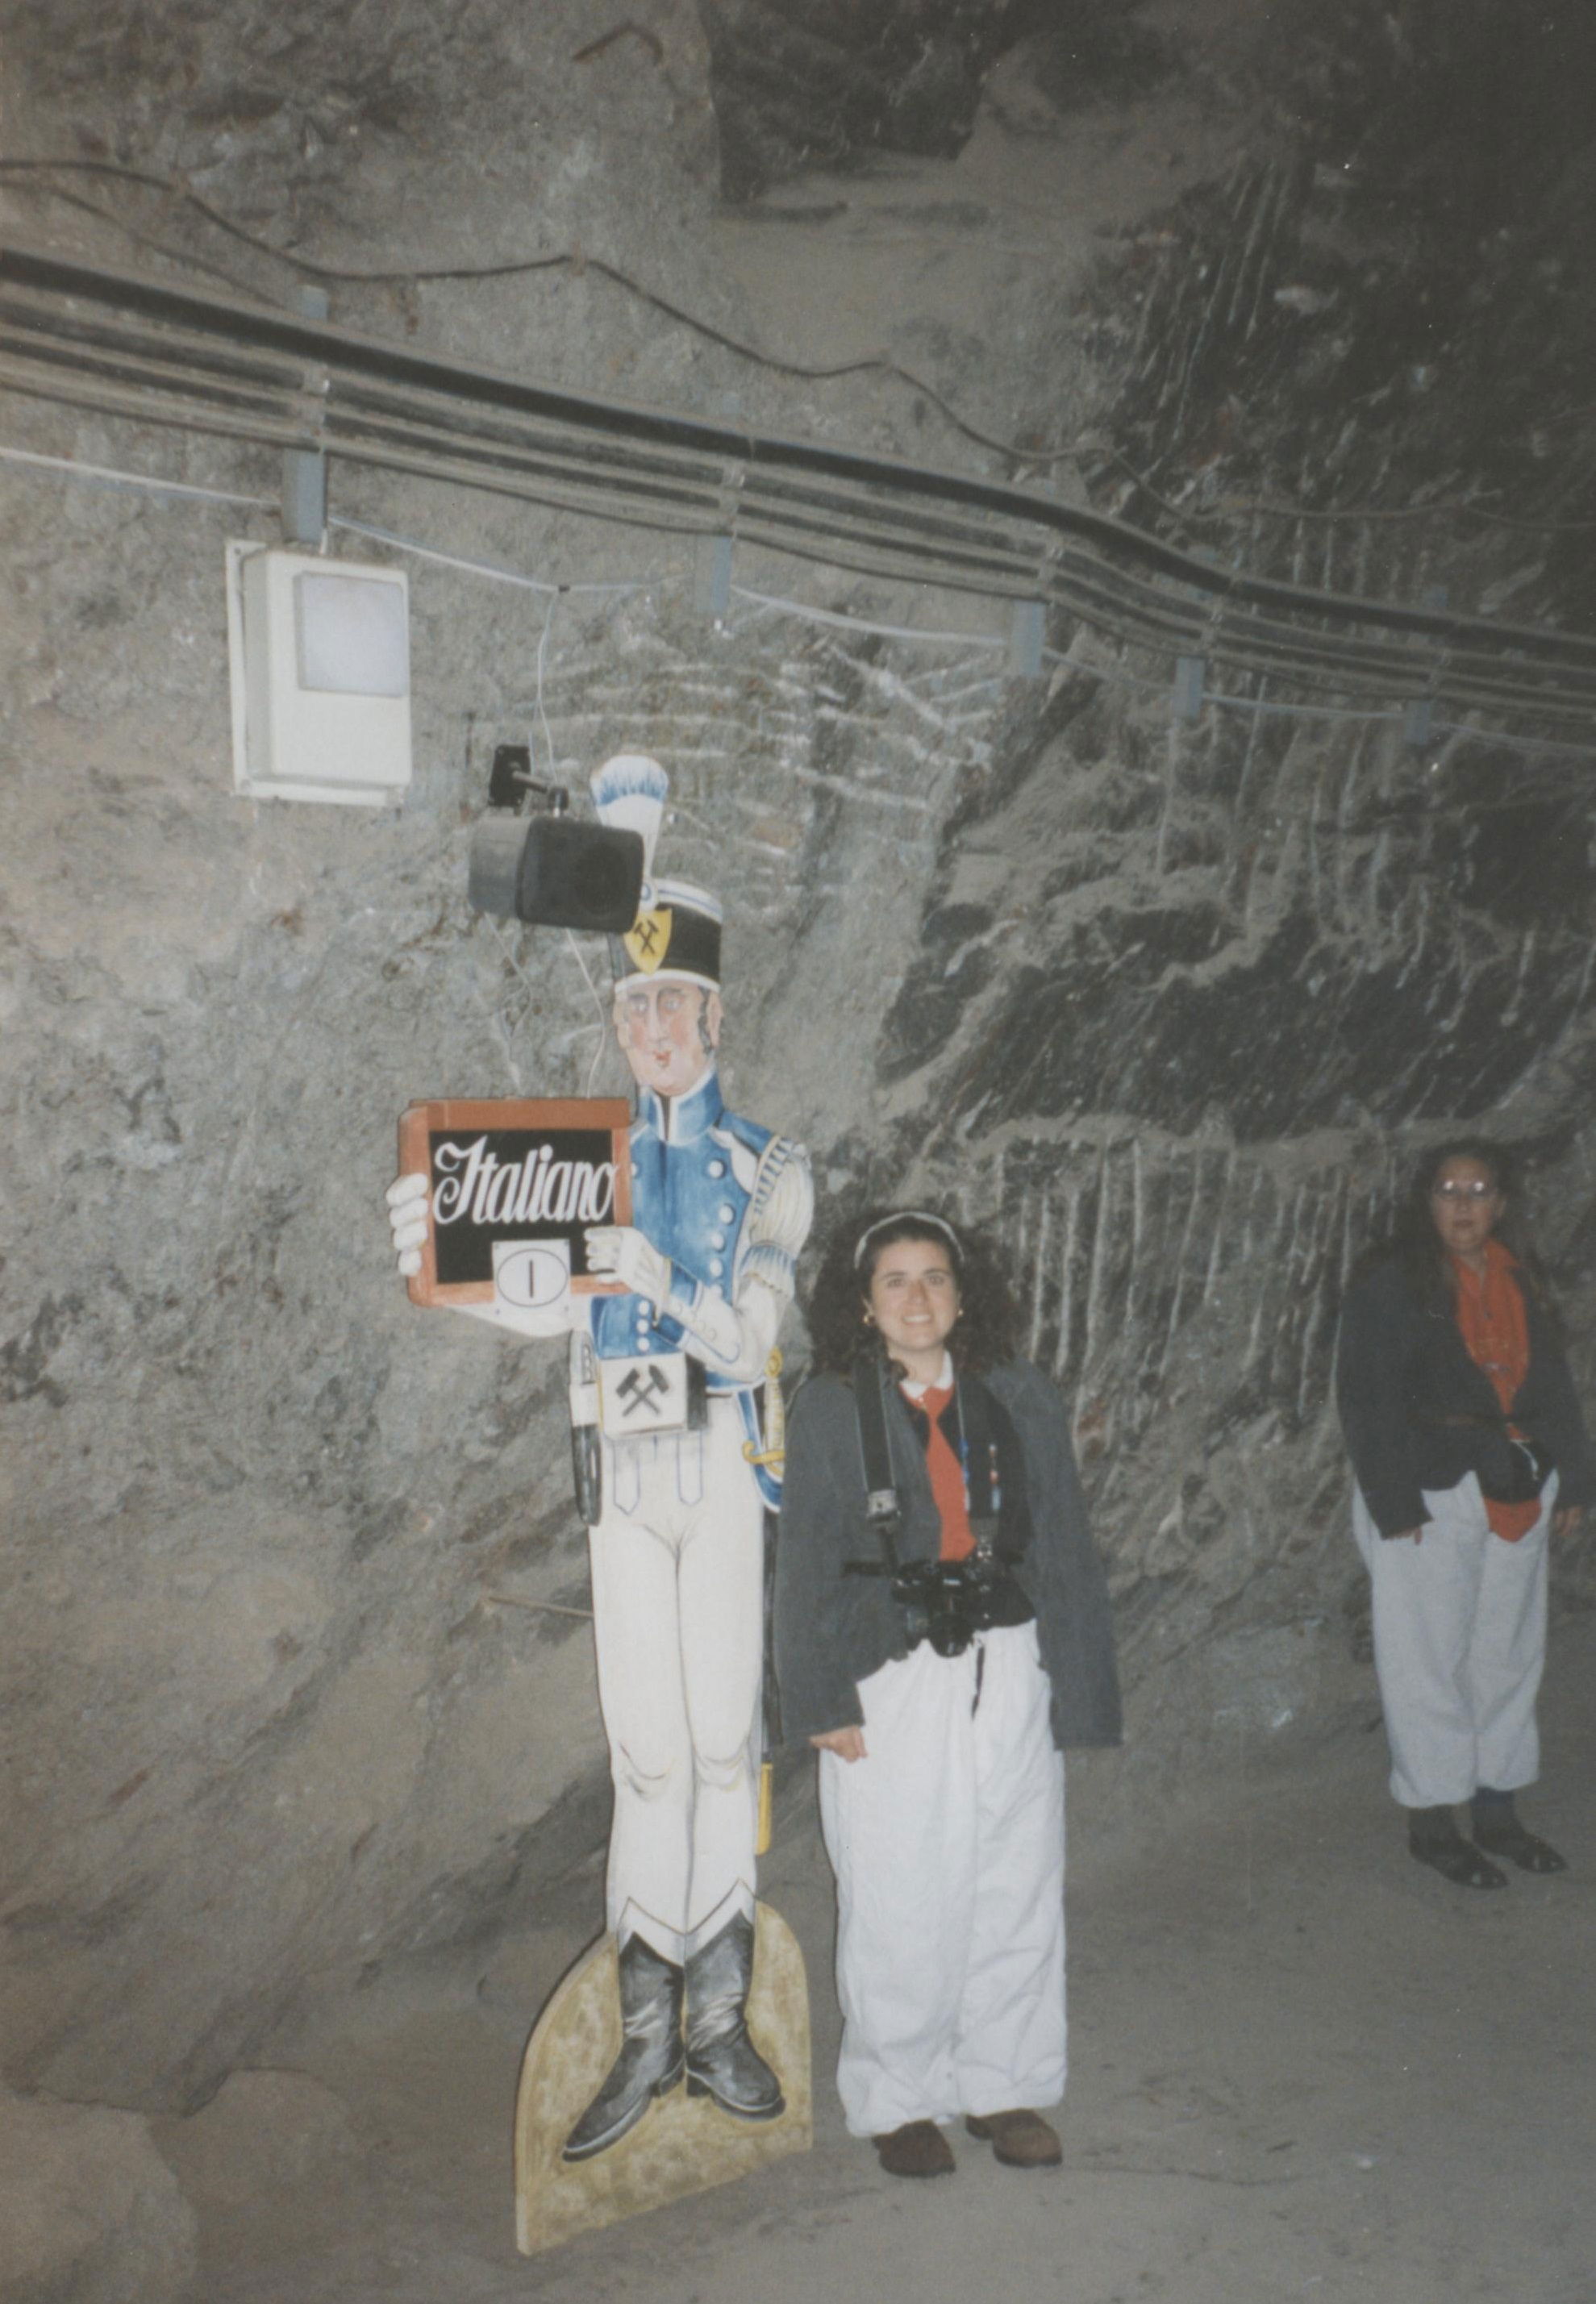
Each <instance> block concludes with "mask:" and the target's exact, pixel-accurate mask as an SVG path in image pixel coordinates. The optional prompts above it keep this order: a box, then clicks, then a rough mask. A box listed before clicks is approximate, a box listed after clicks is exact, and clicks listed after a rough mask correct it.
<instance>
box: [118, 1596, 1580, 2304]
mask: <svg viewBox="0 0 1596 2304" xmlns="http://www.w3.org/2000/svg"><path fill="white" fill-rule="evenodd" d="M1552 1657H1553V1660H1552V1670H1551V1674H1550V1682H1549V1695H1548V1701H1547V1705H1546V1716H1545V1727H1546V1732H1547V1746H1548V1749H1547V1763H1546V1769H1545V1777H1544V1786H1543V1789H1542V1791H1541V1792H1540V1793H1539V1795H1538V1796H1536V1797H1535V1798H1534V1800H1533V1803H1532V1808H1531V1809H1530V1812H1531V1814H1532V1820H1533V1821H1534V1822H1535V1823H1536V1824H1538V1825H1541V1828H1542V1829H1543V1830H1544V1831H1545V1832H1546V1833H1547V1834H1548V1835H1549V1837H1551V1838H1552V1839H1554V1840H1555V1841H1558V1842H1561V1844H1562V1845H1563V1847H1564V1849H1565V1851H1566V1852H1567V1853H1568V1854H1569V1855H1570V1857H1571V1858H1572V1859H1573V1870H1572V1872H1571V1874H1570V1875H1569V1876H1566V1877H1562V1878H1558V1879H1552V1880H1538V1879H1531V1878H1528V1877H1526V1876H1522V1875H1519V1874H1515V1875H1514V1876H1513V1879H1512V1885H1511V1886H1510V1888H1509V1889H1508V1890H1507V1892H1506V1893H1492V1894H1481V1893H1465V1892H1463V1891H1460V1890H1457V1889H1455V1888H1451V1887H1448V1886H1447V1885H1446V1884H1445V1883H1443V1882H1441V1881H1440V1880H1439V1879H1438V1878H1437V1877H1436V1876H1434V1875H1433V1874H1431V1873H1429V1872H1427V1871H1425V1870H1423V1869H1422V1868H1420V1867H1419V1866H1417V1865H1415V1864H1413V1862H1412V1861H1411V1860H1410V1859H1408V1857H1407V1856H1406V1854H1405V1851H1404V1846H1403V1840H1402V1834H1401V1832H1400V1827H1399V1824H1398V1819H1397V1817H1396V1811H1395V1810H1394V1809H1393V1808H1391V1807H1390V1805H1389V1803H1388V1800H1387V1798H1386V1795H1385V1792H1384V1789H1383V1775H1384V1750H1383V1741H1382V1740H1381V1738H1380V1734H1379V1732H1378V1725H1377V1723H1376V1722H1375V1718H1374V1712H1373V1698H1372V1689H1371V1690H1370V1696H1369V1700H1368V1702H1367V1703H1362V1702H1360V1703H1359V1705H1358V1706H1357V1707H1355V1708H1354V1707H1350V1706H1349V1707H1348V1708H1347V1710H1346V1715H1345V1717H1344V1719H1343V1722H1342V1724H1341V1726H1340V1727H1339V1728H1338V1729H1337V1732H1335V1734H1334V1735H1333V1736H1331V1737H1330V1738H1329V1740H1328V1741H1324V1742H1321V1743H1320V1744H1319V1745H1317V1746H1314V1747H1307V1748H1305V1749H1303V1750H1302V1751H1300V1752H1299V1753H1297V1754H1296V1755H1295V1756H1294V1757H1292V1758H1290V1759H1289V1761H1288V1762H1287V1763H1286V1764H1285V1765H1282V1764H1281V1762H1280V1760H1279V1758H1278V1757H1277V1758H1274V1759H1272V1760H1270V1761H1269V1762H1268V1764H1267V1765H1266V1764H1265V1763H1264V1761H1263V1760H1262V1758H1259V1759H1258V1760H1257V1762H1256V1763H1255V1764H1254V1765H1253V1766H1252V1767H1251V1768H1250V1769H1249V1770H1246V1771H1244V1772H1241V1773H1238V1774H1236V1775H1234V1776H1232V1777H1230V1778H1229V1779H1228V1780H1227V1781H1226V1783H1224V1785H1223V1787H1222V1794H1223V1796H1222V1797H1214V1798H1212V1799H1210V1802H1209V1804H1208V1805H1207V1807H1206V1808H1200V1807H1198V1806H1197V1805H1196V1804H1195V1803H1193V1802H1192V1801H1190V1800H1186V1801H1185V1802H1184V1805H1183V1807H1182V1809H1181V1812H1179V1813H1177V1814H1170V1815H1167V1816H1166V1817H1163V1818H1162V1819H1161V1820H1159V1822H1158V1825H1157V1829H1156V1830H1152V1829H1150V1828H1144V1829H1143V1830H1142V1832H1141V1833H1140V1834H1136V1833H1134V1832H1130V1833H1126V1832H1125V1831H1122V1832H1121V1833H1120V1834H1118V1835H1117V1844H1114V1845H1106V1844H1104V1842H1101V1841H1099V1843H1098V1844H1097V1845H1095V1846H1094V1845H1093V1843H1092V1838H1091V1834H1090V1833H1089V1831H1088V1829H1087V1827H1086V1825H1084V1824H1083V1822H1082V1813H1083V1812H1088V1813H1089V1812H1090V1811H1091V1808H1092V1807H1093V1806H1094V1804H1095V1803H1094V1798H1093V1785H1092V1782H1091V1776H1092V1773H1093V1772H1098V1771H1101V1770H1104V1769H1106V1768H1111V1767H1113V1766H1119V1765H1123V1763H1120V1762H1117V1761H1116V1760H1113V1759H1099V1760H1094V1761H1093V1762H1091V1763H1090V1764H1089V1767H1088V1770H1087V1772H1086V1781H1085V1783H1084V1786H1083V1789H1082V1797H1081V1799H1080V1800H1078V1801H1077V1812H1076V1816H1075V1828H1074V1839H1073V1842H1072V1849H1071V1885H1070V1924H1071V1950H1070V1990H1071V2001H1072V2044H1071V2045H1072V2065H1073V2071H1072V2077H1071V2081H1070V2089H1069V2095H1068V2098H1067V2101H1066V2103H1065V2107H1064V2111H1063V2113H1062V2115H1061V2122H1060V2124H1061V2127H1062V2130H1063V2135H1064V2140H1065V2164H1064V2167H1063V2169H1062V2170H1061V2171H1058V2172H1055V2173H1032V2174H1022V2173H1015V2172H1011V2171H1009V2170H1006V2169H1004V2168H1000V2167H998V2166H997V2165H996V2164H995V2163H994V2162H993V2161H992V2159H991V2157H990V2155H989V2152H988V2151H987V2150H986V2149H985V2148H984V2147H978V2146H976V2145H974V2144H973V2143H972V2142H971V2141H970V2140H969V2139H965V2138H963V2137H960V2138H959V2139H957V2145H956V2148H957V2151H958V2156H959V2171H958V2173H957V2175H956V2176H955V2178H954V2179H953V2180H952V2181H942V2182H938V2183H935V2184H930V2185H923V2186H922V2185H913V2184H905V2183H904V2182H902V2181H893V2180H892V2179H890V2178H887V2177H885V2176H883V2175H882V2174H881V2173H879V2170H878V2168H877V2165H876V2161H875V2156H874V2155H873V2153H872V2152H871V2151H870V2148H869V2147H868V2146H866V2145H862V2144H859V2143H855V2142H853V2140H852V2139H850V2138H849V2137H848V2136H847V2135H846V2134H845V2131H844V2129H843V2125H842V2121H841V2117H840V2114H839V2113H838V2111H837V2108H836V2097H835V2094H834V2092H833V2090H832V2088H831V2086H830V2071H831V2066H832V2062H833V2059H834V2056H835V2053H836V2029H837V2018H836V2006H835V2002H834V1998H833V1995H832V1992H831V1989H830V1979H829V1959H830V1930H831V1907H830V1893H829V1879H828V1874H827V1871H826V1866H825V1859H824V1857H823V1854H822V1853H821V1851H820V1849H819V1842H818V1839H817V1835H816V1832H815V1826H814V1816H813V1801H812V1795H811V1792H810V1791H809V1788H808V1783H807V1778H806V1777H801V1778H800V1779H799V1781H798V1782H797V1783H795V1784H794V1786H793V1787H792V1788H791V1790H790V1792H789V1795H788V1798H787V1800H786V1801H785V1815H784V1817H783V1821H782V1828H781V1830H780V1833H779V1836H778V1843H777V1849H776V1851H775V1852H774V1854H773V1857H772V1859H770V1862H769V1864H768V1868H767V1874H766V1887H767V1892H768V1894H769V1896H770V1899H771V1901H772V1902H774V1903H776V1904H777V1907H778V1908H779V1909H780V1910H782V1911H783V1912H785V1914H786V1916H787V1917H788V1918H789V1919H790V1920H791V1921H792V1922H793V1924H794V1927H795V1928H796V1929H797V1931H798V1934H799V1936H800V1938H801V1940H802V1944H803V1946H804V1949H805V1952H806V1956H807V1958H808V1961H809V1965H810V1973H811V1989H812V1993H813V1998H814V2025H815V2048H816V2078H817V2091H816V2092H817V2118H816V2139H815V2148H814V2150H813V2152H812V2153H811V2154H809V2155H806V2156H798V2157H794V2158H792V2159H789V2160H786V2161H785V2162H783V2163H781V2164H779V2165H778V2166H777V2167H776V2168H775V2169H773V2170H771V2171H769V2172H768V2173H766V2174H764V2175H762V2176H760V2177H758V2178H755V2179H752V2180H749V2181H744V2182H743V2183H740V2184H734V2185H731V2186H728V2187H726V2188H725V2189H723V2190H720V2191H718V2192H714V2193H710V2194H707V2195H700V2197H698V2198H694V2199H692V2200H688V2201H684V2202H683V2203H681V2204H680V2205H678V2206H676V2207H671V2208H667V2209H664V2210H661V2211H659V2212H658V2213H657V2214H655V2215H649V2216H645V2217H641V2218H639V2219H637V2220H635V2221H634V2222H632V2224H627V2225H624V2226H621V2227H618V2228H616V2229H613V2230H611V2231H608V2232H600V2233H598V2234H595V2235H592V2236H590V2237H588V2238H585V2239H582V2240H578V2241H575V2242H573V2243H572V2244H570V2245H568V2246H567V2247H565V2248H564V2249H557V2250H555V2251H553V2252H551V2253H549V2254H547V2255H544V2256H541V2257H534V2258H531V2259H526V2260H523V2259H522V2258H520V2257H517V2256H516V2254H515V2252H514V2240H513V2209H512V2200H511V2189H510V2174H509V2164H508V2161H509V2151H508V2147H509V2132H510V2111H511V2105H512V2100H513V2096H514V2084H515V2078H516V2071H517V2066H518V2061H519V2056H520V2051H521V2047H522V2038H523V2036H524V2031H525V2028H526V2023H527V2020H528V2018H529V2016H530V2014H531V2012H532V2011H533V2009H534V2008H535V2005H536V2002H537V1998H538V1997H539V1995H540V1993H541V1992H542V1991H543V1990H544V1989H546V1988H547V1986H548V1983H549V1982H551V1981H552V1980H553V1977H554V1975H555V1974H556V1973H557V1971H558V1969H559V1968H560V1967H561V1965H563V1963H564V1961H565V1959H566V1958H567V1957H568V1956H569V1954H570V1953H571V1952H573V1950H574V1949H575V1938H574V1937H573V1938H572V1939H571V1940H570V1941H569V1942H565V1941H558V1942H556V1940H555V1939H554V1937H553V1936H551V1935H550V1934H548V1933H547V1932H546V1933H545V1934H544V1935H543V1936H539V1937H537V1938H532V1937H527V1938H524V1939H522V1940H520V1941H517V1942H511V1943H509V1944H504V1945H502V1946H501V1947H500V1948H499V1949H498V1950H497V1952H495V1953H494V1955H493V1956H492V1958H491V1961H489V1962H488V1965H487V1966H486V1967H485V1968H484V1967H483V1965H482V1962H481V1961H479V1962H478V1963H476V1972H475V1973H474V1975H472V1974H468V1973H467V1971H465V1970H463V1969H455V1970H454V1971H453V1972H452V1973H451V1974H450V1975H448V1976H443V1975H440V1974H439V1973H438V1972H437V1970H433V1971H431V1972H429V1973H428V1974H420V1973H417V1974H412V1975H410V1976H408V1977H399V1978H391V1979H386V1980H384V1981H383V1982H381V1983H379V1984H378V1986H376V1987H374V1988H373V1989H372V1990H371V1991H369V1992H368V1993H367V1994H365V1995H362V1996H361V2000H360V2001H359V2002H358V2003H356V2005H355V2007H354V2008H353V2009H352V2011H350V2012H349V2013H348V2015H347V2017H346V2018H345V2019H344V2020H341V2021H340V2022H339V2024H338V2025H337V2027H336V2028H335V2029H329V2030H324V2031H322V2032H319V2033H318V2034H317V2035H316V2036H315V2037H312V2038H309V2039H306V2040H304V2041H301V2042H299V2043H296V2044H295V2046H294V2050H293V2056H292V2059H291V2060H289V2059H284V2062H288V2061H291V2062H292V2064H293V2071H278V2072H277V2073H276V2074H272V2075H267V2074H258V2075H242V2076H240V2077H239V2078H238V2079H236V2080H234V2081H233V2082H230V2083H229V2088H228V2089H227V2090H225V2091H224V2093H223V2096H221V2097H220V2098H218V2099H216V2103H215V2105H213V2106H212V2107H211V2108H210V2109H209V2110H208V2112H207V2113H202V2114H200V2115H199V2117H198V2118H197V2119H196V2120H194V2121H191V2122H184V2123H181V2124H179V2123H175V2122H174V2123H165V2124H164V2126H165V2127H166V2135H165V2136H164V2138H163V2144H164V2147H165V2148H167V2149H168V2150H169V2153H170V2156H171V2157H172V2158H173V2160H174V2164H176V2165H177V2166H178V2168H179V2172H180V2173H181V2174H182V2175H183V2178H184V2181H185V2184H186V2185H187V2187H188V2188H189V2189H190V2190H191V2195H193V2196H195V2197H197V2198H198V2202H199V2205H200V2208H201V2216H202V2247H203V2250H204V2257H203V2271H202V2278H201V2281H200V2290H199V2293H200V2296H201V2297H202V2298H203V2300H204V2304H334V2300H336V2304H368V2300H369V2304H377V2300H378V2299H382V2300H395V2304H489V2300H493V2304H497V2300H501V2299H508V2298H511V2297H516V2296H523V2295H532V2296H538V2297H547V2298H549V2299H552V2300H559V2304H566V2300H569V2304H578V2300H582V2304H587V2300H592V2299H600V2298H601V2299H612V2298H614V2299H626V2298H631V2297H634V2296H635V2297H639V2298H641V2297H644V2296H647V2297H648V2298H649V2299H650V2300H651V2304H748V2300H750V2299H759V2300H769V2304H776V2300H786V2299H793V2300H800V2299H801V2300H803V2304H830V2300H833V2299H836V2300H837V2304H853V2300H855V2299H857V2298H859V2297H862V2296H863V2297H870V2298H874V2299H877V2300H880V2304H892V2300H895V2299H898V2298H904V2299H907V2298H910V2297H913V2298H915V2299H917V2300H921V2304H923V2300H928V2299H929V2300H935V2299H939V2298H944V2297H946V2298H947V2299H949V2300H955V2299H957V2300H960V2304H963V2300H965V2299H968V2298H970V2297H972V2296H981V2295H989V2294H991V2293H992V2292H994V2291H995V2290H996V2291H1000V2292H1006V2293H1008V2294H1010V2295H1013V2296H1017V2297H1028V2296H1035V2297H1046V2298H1050V2299H1051V2298H1057V2299H1058V2300H1060V2304H1140V2300H1143V2299H1147V2298H1155V2297H1168V2298H1170V2299H1176V2300H1178V2304H1264V2300H1270V2304H1272V2300H1275V2299H1286V2298H1294V2299H1295V2298H1307V2299H1312V2304H1337V2300H1341V2299H1352V2298H1358V2299H1369V2298H1371V2297H1372V2298H1377V2299H1379V2300H1380V2304H1442V2300H1447V2304H1464V2300H1475V2299H1477V2300H1481V2304H1484V2300H1487V2299H1491V2300H1494V2299H1508V2298H1511V2299H1513V2300H1515V2304H1590V2300H1591V2299H1592V2296H1596V2270H1593V2267H1596V2202H1593V2200H1592V2189H1591V2183H1590V2149H1591V2137H1592V2110H1593V2109H1596V2105H1593V2103H1592V2097H1593V2095H1596V2088H1593V2085H1592V2059H1591V2053H1590V2042H1591V2037H1592V2033H1591V2020H1592V2013H1593V2012H1596V2011H1593V2009H1592V2001H1593V1999H1596V1984H1593V1982H1592V1962H1591V1960H1590V1957H1589V1944H1590V1920H1591V1914H1592V1896H1593V1893H1596V1890H1593V1885H1592V1884H1593V1883H1596V1775H1593V1774H1592V1770H1591V1768H1590V1766H1589V1762H1588V1756H1589V1752H1590V1749H1591V1741H1592V1729H1593V1728H1596V1617H1592V1616H1590V1615H1586V1616H1583V1617H1581V1618H1578V1619H1575V1620H1573V1621H1571V1622H1566V1623H1564V1624H1563V1625H1562V1626H1561V1627H1560V1628H1559V1629H1558V1632H1557V1634H1556V1636H1555V1639H1554V1644H1553V1652H1552Z"/></svg>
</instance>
